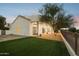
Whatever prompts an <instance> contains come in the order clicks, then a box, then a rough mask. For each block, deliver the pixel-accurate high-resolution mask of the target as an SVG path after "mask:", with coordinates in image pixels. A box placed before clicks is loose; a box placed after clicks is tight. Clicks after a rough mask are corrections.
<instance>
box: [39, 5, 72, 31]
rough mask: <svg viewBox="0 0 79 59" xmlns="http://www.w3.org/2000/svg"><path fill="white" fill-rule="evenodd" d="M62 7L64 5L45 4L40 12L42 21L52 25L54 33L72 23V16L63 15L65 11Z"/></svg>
mask: <svg viewBox="0 0 79 59" xmlns="http://www.w3.org/2000/svg"><path fill="white" fill-rule="evenodd" d="M62 6H63V5H62V4H45V5H44V6H43V8H42V9H41V10H40V21H41V22H45V23H47V24H50V25H51V26H52V27H53V29H54V32H55V31H58V30H59V29H60V28H62V27H67V26H70V23H71V20H70V19H71V16H70V15H65V13H63V12H64V9H63V7H62ZM62 23H63V24H64V25H62ZM59 24H61V25H59Z"/></svg>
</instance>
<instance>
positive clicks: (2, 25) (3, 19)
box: [0, 16, 6, 34]
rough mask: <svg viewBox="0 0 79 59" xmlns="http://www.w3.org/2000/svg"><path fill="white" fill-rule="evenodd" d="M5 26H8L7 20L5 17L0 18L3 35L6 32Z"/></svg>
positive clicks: (0, 28)
mask: <svg viewBox="0 0 79 59" xmlns="http://www.w3.org/2000/svg"><path fill="white" fill-rule="evenodd" d="M5 24H6V18H5V17H3V16H0V30H1V34H4V31H3V30H6V28H5Z"/></svg>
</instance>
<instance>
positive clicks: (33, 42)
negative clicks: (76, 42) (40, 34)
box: [0, 37, 69, 56]
mask: <svg viewBox="0 0 79 59" xmlns="http://www.w3.org/2000/svg"><path fill="white" fill-rule="evenodd" d="M1 53H2V54H1ZM6 53H8V54H6ZM0 55H12V56H67V55H69V53H68V51H67V49H66V47H65V45H64V43H63V42H60V41H54V40H45V39H40V38H35V37H27V38H21V39H18V40H11V41H5V42H0Z"/></svg>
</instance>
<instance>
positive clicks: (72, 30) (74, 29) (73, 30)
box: [69, 27, 77, 32]
mask: <svg viewBox="0 0 79 59" xmlns="http://www.w3.org/2000/svg"><path fill="white" fill-rule="evenodd" d="M69 31H71V32H76V31H77V30H76V28H74V27H73V28H69Z"/></svg>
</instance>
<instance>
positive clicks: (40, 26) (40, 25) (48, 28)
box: [31, 21, 54, 35]
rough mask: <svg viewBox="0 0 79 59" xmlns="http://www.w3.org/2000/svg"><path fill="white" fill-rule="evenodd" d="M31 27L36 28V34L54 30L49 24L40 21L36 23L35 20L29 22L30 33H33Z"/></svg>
mask: <svg viewBox="0 0 79 59" xmlns="http://www.w3.org/2000/svg"><path fill="white" fill-rule="evenodd" d="M33 27H36V28H37V35H40V34H44V33H47V34H51V33H53V32H54V31H53V29H52V27H51V26H49V25H48V24H45V23H41V22H38V23H37V21H35V22H32V23H31V35H33ZM43 29H44V31H45V32H44V33H43Z"/></svg>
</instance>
